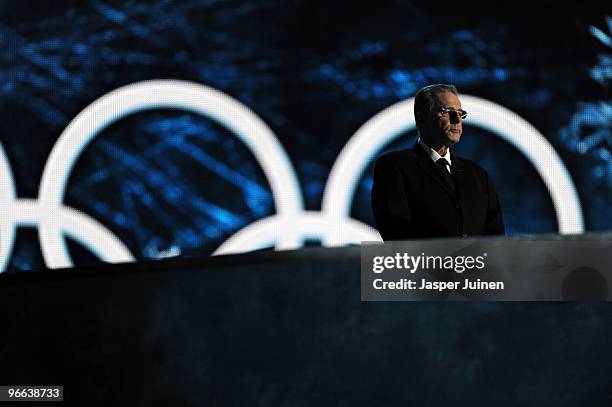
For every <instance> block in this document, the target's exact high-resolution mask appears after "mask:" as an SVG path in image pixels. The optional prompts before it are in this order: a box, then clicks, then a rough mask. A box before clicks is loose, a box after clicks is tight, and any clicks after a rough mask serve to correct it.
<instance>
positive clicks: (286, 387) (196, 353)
mask: <svg viewBox="0 0 612 407" xmlns="http://www.w3.org/2000/svg"><path fill="white" fill-rule="evenodd" d="M359 260H360V249H359V247H347V248H337V249H324V248H305V249H302V250H299V251H293V252H265V251H264V252H258V253H251V254H244V255H236V256H224V257H216V258H207V259H169V260H164V261H157V262H146V263H139V264H128V265H101V266H95V267H89V268H84V269H72V270H55V271H45V272H31V273H25V272H24V273H18V274H13V275H4V276H0V308H1V309H2V311H1V313H0V315H1V320H0V323H1V324H2V327H3V328H2V331H1V332H2V333H3V334H2V342H1V351H0V366H1V369H0V371H1V373H0V374H1V376H2V377H1V380H0V384H6V385H8V384H11V385H13V384H19V385H63V386H64V400H65V401H64V404H63V405H75V404H76V405H82V406H85V405H87V406H116V405H130V406H151V405H160V406H161V405H164V406H183V405H185V406H186V405H206V406H214V405H221V406H227V405H240V406H246V405H250V406H253V405H262V406H291V407H296V406H317V405H334V406H344V405H346V406H351V407H354V406H383V405H406V406H408V405H436V406H441V405H454V406H466V405H492V406H531V405H546V406H576V405H611V402H612V318H611V317H612V304H611V303H484V302H463V303H457V302H452V303H451V302H448V303H443V302H441V303H409V302H385V303H364V302H361V301H360V271H359V265H360V264H359ZM46 405H48V404H46Z"/></svg>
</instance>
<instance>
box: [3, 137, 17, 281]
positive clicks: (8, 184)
mask: <svg viewBox="0 0 612 407" xmlns="http://www.w3.org/2000/svg"><path fill="white" fill-rule="evenodd" d="M13 179H14V178H13V173H12V171H11V166H10V165H9V162H8V159H7V157H6V153H5V152H4V148H3V147H2V144H0V273H1V272H2V271H4V270H5V269H6V266H7V265H8V261H9V258H10V254H11V252H12V251H13V245H14V244H15V232H16V226H17V222H16V220H15V218H14V216H13V211H12V205H13V202H14V201H15V197H16V196H17V193H16V191H15V183H14V182H13Z"/></svg>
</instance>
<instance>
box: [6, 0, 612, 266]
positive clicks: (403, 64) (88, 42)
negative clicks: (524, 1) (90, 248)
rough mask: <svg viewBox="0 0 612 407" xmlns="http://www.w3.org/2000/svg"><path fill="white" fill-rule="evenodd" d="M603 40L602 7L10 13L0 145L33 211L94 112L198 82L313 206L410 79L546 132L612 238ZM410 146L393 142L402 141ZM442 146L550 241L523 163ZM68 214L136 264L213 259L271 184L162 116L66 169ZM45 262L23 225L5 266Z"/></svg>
mask: <svg viewBox="0 0 612 407" xmlns="http://www.w3.org/2000/svg"><path fill="white" fill-rule="evenodd" d="M593 27H597V29H598V30H599V31H597V30H594V29H593ZM609 36H610V27H609V26H608V23H607V22H606V18H605V9H603V8H597V7H595V6H592V5H586V4H583V3H578V2H569V3H568V2H562V3H561V2H537V3H536V2H534V3H533V4H532V5H531V7H530V8H528V9H526V8H524V7H518V6H517V5H507V6H506V5H503V4H497V3H496V4H492V5H489V6H485V7H479V8H475V7H473V6H470V5H469V4H467V3H461V2H459V3H457V2H429V3H428V4H416V3H413V2H406V1H400V0H398V1H387V2H368V3H365V2H364V3H357V2H348V1H347V2H333V3H332V4H328V3H327V2H305V1H291V2H287V1H263V2H253V3H250V2H237V1H214V0H212V1H151V2H137V1H128V2H119V1H112V2H93V1H91V2H81V1H79V2H76V1H57V2H52V3H51V2H42V1H41V2H18V3H12V2H11V3H4V4H3V5H0V117H1V118H2V120H1V121H0V141H1V142H2V145H3V147H4V148H5V150H6V152H7V154H8V157H9V160H10V162H11V166H12V169H13V172H14V175H15V178H16V186H17V191H18V195H19V196H20V197H32V198H34V197H36V195H37V190H38V186H39V180H40V175H41V173H42V169H43V166H44V163H45V161H46V159H47V156H48V154H49V152H50V150H51V148H52V146H53V144H54V143H55V141H56V139H57V137H58V136H59V134H60V133H61V132H62V130H63V129H64V128H65V127H66V125H67V124H68V123H69V122H70V120H72V118H74V117H75V116H76V115H77V114H78V113H79V112H80V111H81V110H82V109H83V108H84V107H85V106H87V105H88V104H89V103H91V102H92V101H94V100H95V99H97V98H98V97H100V96H101V95H103V94H105V93H107V92H109V91H111V90H113V89H116V88H117V87H120V86H122V85H126V84H129V83H133V82H136V81H140V80H145V79H153V78H175V79H184V80H190V81H194V82H199V83H204V84H207V85H209V86H212V87H214V88H217V89H219V90H221V91H223V92H225V93H227V94H229V95H231V96H233V97H235V98H237V99H238V100H240V101H241V102H242V103H244V104H245V105H247V106H249V107H250V108H251V109H253V110H254V111H255V112H256V113H257V114H258V115H259V116H260V117H261V118H262V119H263V120H264V121H265V122H266V123H267V124H268V125H269V126H270V127H271V128H272V130H273V131H274V132H275V133H276V134H277V136H278V137H279V139H280V141H281V143H282V144H283V146H284V147H285V149H286V150H287V152H288V154H289V156H290V158H291V161H292V162H293V164H294V165H295V168H296V171H297V174H298V176H299V180H300V183H301V186H302V190H303V193H304V196H305V207H306V209H309V210H318V209H319V208H320V203H321V197H322V191H323V187H324V185H325V182H326V180H327V175H328V172H329V169H330V168H331V166H332V165H333V163H334V161H335V159H336V157H337V155H338V153H339V151H340V150H341V148H342V147H343V146H344V144H345V143H346V141H347V140H348V139H349V138H350V136H351V135H352V134H353V133H354V132H355V131H356V130H357V129H358V128H359V127H360V126H361V125H362V124H363V123H364V122H366V121H367V120H368V119H369V118H371V117H372V116H373V115H374V114H376V113H377V112H379V111H380V110H382V109H383V108H385V107H387V106H389V105H391V104H393V103H395V102H397V101H399V100H402V99H405V98H409V97H412V96H413V95H414V93H415V92H416V90H417V89H418V88H419V87H421V86H423V85H426V84H429V83H437V82H452V83H454V84H455V85H456V86H457V87H458V88H459V90H460V92H462V93H466V94H471V95H476V96H480V97H483V98H486V99H489V100H492V101H494V102H496V103H498V104H501V105H503V106H505V107H507V108H509V109H511V110H513V111H515V112H517V113H518V114H519V115H520V116H522V117H523V118H525V119H526V120H527V121H529V122H530V123H531V124H533V125H534V126H535V127H536V128H537V129H538V130H539V131H540V132H541V133H542V134H544V135H545V136H546V138H547V139H548V140H549V142H550V143H551V144H552V145H553V146H554V147H555V149H556V150H557V152H558V153H559V154H560V156H561V158H562V159H563V161H564V163H565V164H566V166H567V167H568V169H569V170H570V173H571V175H572V178H573V180H574V183H575V184H576V186H577V189H578V194H579V197H580V200H581V203H582V206H583V212H584V215H585V227H586V229H587V230H593V231H597V230H609V229H612V211H610V207H611V204H612V192H611V191H612V159H611V157H610V150H611V145H612V139H611V135H610V128H611V120H610V117H611V115H612V113H611V111H612V103H611V99H610V67H611V66H612V62H611V61H612V55H611V52H610V46H611V45H610V37H609ZM606 69H607V70H608V71H607V72H606ZM406 114H412V113H411V112H406ZM406 140H408V139H405V140H404V141H402V142H397V143H394V144H393V145H390V146H388V147H389V148H398V147H405V146H408V145H410V144H411V143H412V140H414V138H411V139H410V141H406ZM455 151H456V153H457V154H458V155H463V156H466V157H469V158H471V159H473V160H475V161H477V162H478V163H480V164H481V165H482V166H483V167H484V168H485V169H486V170H487V171H489V173H490V174H491V176H492V177H493V179H494V181H495V184H496V186H497V189H498V191H499V194H500V198H501V201H502V206H503V209H504V215H505V222H506V227H507V230H508V232H509V233H510V234H524V233H542V232H554V231H556V230H557V226H556V219H555V215H554V212H553V208H552V202H551V200H550V197H549V195H548V192H547V191H546V189H545V188H544V185H543V183H542V181H541V180H540V178H539V177H538V176H537V173H536V172H535V170H534V168H533V167H532V166H531V164H529V162H528V161H527V160H526V159H525V158H524V157H523V156H521V155H520V153H518V151H516V150H514V149H513V148H512V147H511V146H509V145H507V144H505V143H504V142H502V141H501V140H499V139H498V138H496V137H492V135H491V134H488V133H487V132H485V131H483V130H481V129H478V128H475V127H472V126H470V125H469V120H468V121H467V122H466V125H465V131H464V136H463V139H462V142H461V143H460V144H459V145H457V146H456V148H455ZM220 169H224V170H220ZM370 187H371V164H370V166H369V167H368V168H367V170H366V171H365V173H364V175H363V177H362V179H361V182H360V184H359V187H358V188H357V192H356V195H355V200H354V204H353V211H352V216H353V217H354V218H356V219H359V220H361V221H364V222H366V223H369V224H371V225H373V218H372V215H371V211H370V206H369V192H370ZM65 201H66V204H67V205H69V206H72V207H75V208H78V209H79V210H81V211H83V212H85V213H87V214H89V215H91V216H94V217H95V218H96V219H98V220H100V221H101V222H102V223H103V224H104V225H105V226H106V227H108V228H109V229H111V230H112V231H113V233H115V234H116V235H117V236H118V237H119V238H120V239H121V240H122V241H123V242H124V243H125V244H126V245H127V246H128V247H129V249H130V250H131V251H132V253H133V254H134V255H135V256H136V257H137V258H139V259H142V258H156V257H159V252H160V251H164V250H168V249H170V248H175V249H177V248H178V249H179V250H180V253H182V254H183V255H193V256H206V255H209V254H210V253H212V252H213V251H214V249H215V248H216V247H218V246H219V245H220V244H221V243H222V242H223V241H224V240H225V239H227V238H228V237H229V236H231V235H232V234H234V233H235V232H236V231H238V230H239V229H241V228H242V227H244V226H246V225H248V224H249V223H251V222H253V221H255V220H257V219H261V218H263V217H265V216H268V215H270V214H272V213H273V212H274V202H273V200H272V195H271V193H270V189H269V186H268V183H267V180H266V179H265V177H264V175H263V173H262V171H261V169H260V168H259V166H258V164H257V163H256V162H255V159H254V158H253V156H252V154H251V153H250V152H249V151H248V149H247V148H246V147H245V146H244V145H243V144H241V143H240V142H239V141H238V140H237V139H236V137H235V136H234V135H232V134H231V133H229V132H228V131H227V130H226V129H224V128H222V127H220V126H218V125H216V124H215V123H213V122H211V121H209V120H207V119H206V118H203V117H200V116H195V115H191V114H188V113H186V112H179V111H169V110H157V111H149V112H144V113H140V114H136V115H133V116H130V117H128V118H126V119H123V120H121V121H119V122H117V123H115V124H113V125H112V126H111V127H109V128H107V129H105V130H104V131H103V133H102V134H101V135H100V136H99V137H98V138H97V139H96V140H95V141H94V142H93V143H92V144H91V145H90V146H89V147H88V148H87V150H86V151H85V153H84V154H83V155H82V156H81V158H80V159H79V161H78V163H77V165H76V167H75V169H74V171H73V173H72V176H71V178H70V182H69V184H68V188H67V194H66V200H65ZM70 249H71V253H72V254H73V258H74V259H75V263H76V264H83V263H87V262H90V261H94V258H93V255H91V254H89V253H88V252H87V251H86V250H84V249H82V248H80V247H79V246H78V245H76V244H74V243H71V244H70ZM43 264H44V262H43V260H42V256H41V254H40V249H39V247H38V240H37V235H36V231H35V230H34V229H23V228H22V229H20V230H19V232H18V237H17V243H16V246H15V250H14V253H13V257H12V260H11V263H10V269H12V270H16V269H31V268H39V267H42V266H43Z"/></svg>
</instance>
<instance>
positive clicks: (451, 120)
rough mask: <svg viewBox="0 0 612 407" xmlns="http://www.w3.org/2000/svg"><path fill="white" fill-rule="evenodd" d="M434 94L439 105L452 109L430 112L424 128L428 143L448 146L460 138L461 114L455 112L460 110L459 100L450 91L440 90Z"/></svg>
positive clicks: (436, 145) (435, 145)
mask: <svg viewBox="0 0 612 407" xmlns="http://www.w3.org/2000/svg"><path fill="white" fill-rule="evenodd" d="M435 96H436V97H437V98H438V101H439V106H441V107H443V108H446V109H452V110H454V111H446V112H444V111H442V110H437V111H433V112H431V114H430V116H429V118H428V120H427V121H426V123H425V126H426V129H424V130H425V132H426V134H427V138H428V139H429V141H430V143H432V144H433V145H432V147H438V146H442V145H445V146H448V147H450V146H451V145H453V144H455V143H458V142H459V140H460V139H461V132H462V130H463V129H462V126H461V124H462V119H461V115H460V114H458V113H457V112H456V111H460V110H461V102H460V101H459V98H458V97H457V95H455V94H454V93H451V92H441V93H437V94H435Z"/></svg>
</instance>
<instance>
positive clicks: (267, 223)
mask: <svg viewBox="0 0 612 407" xmlns="http://www.w3.org/2000/svg"><path fill="white" fill-rule="evenodd" d="M293 222H294V224H295V227H296V228H297V231H298V233H299V234H300V235H301V236H302V238H304V239H308V238H312V239H315V240H318V239H321V238H322V237H323V236H325V234H326V233H328V231H329V228H330V226H334V225H336V224H338V223H337V222H334V223H332V224H330V223H329V221H328V219H327V218H325V217H324V216H321V213H320V212H313V211H304V212H302V213H301V214H300V215H298V216H297V217H296V218H295V219H294V220H293ZM281 225H282V219H280V218H279V217H278V215H272V216H269V217H267V218H264V219H260V220H258V221H257V222H254V223H252V224H250V225H248V226H246V227H244V228H242V229H240V230H239V231H238V232H236V233H235V234H234V235H233V236H232V237H230V238H229V239H227V240H226V241H225V242H223V244H222V245H221V246H219V248H218V249H217V250H216V251H215V253H214V254H215V255H219V254H232V253H241V252H245V251H251V250H258V249H263V248H266V247H271V246H274V244H275V243H276V242H277V241H278V228H279V227H280V226H281ZM340 225H341V227H342V232H341V236H342V237H343V239H342V244H350V243H354V244H359V243H361V242H362V241H377V240H380V234H379V233H378V231H377V230H376V229H374V228H373V227H371V226H370V225H367V224H365V223H363V222H360V221H358V220H355V219H352V218H345V219H342V221H341V223H340Z"/></svg>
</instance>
